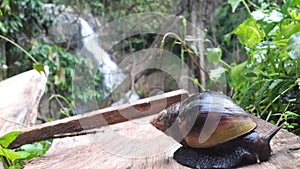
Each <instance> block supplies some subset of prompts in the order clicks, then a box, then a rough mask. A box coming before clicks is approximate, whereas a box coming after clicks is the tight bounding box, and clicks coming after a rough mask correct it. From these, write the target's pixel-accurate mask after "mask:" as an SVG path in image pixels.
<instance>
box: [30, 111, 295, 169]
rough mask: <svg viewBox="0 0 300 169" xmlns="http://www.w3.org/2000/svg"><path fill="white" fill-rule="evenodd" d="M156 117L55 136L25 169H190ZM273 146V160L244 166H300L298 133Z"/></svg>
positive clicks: (263, 127) (261, 126)
mask: <svg viewBox="0 0 300 169" xmlns="http://www.w3.org/2000/svg"><path fill="white" fill-rule="evenodd" d="M152 118H153V116H149V117H145V118H142V119H136V120H131V121H127V122H123V123H118V124H115V125H110V126H106V127H102V128H101V129H99V131H98V132H97V134H90V135H86V136H77V137H68V138H63V139H55V140H54V143H53V145H52V147H51V149H50V150H49V152H48V153H47V154H46V155H45V156H43V157H39V158H36V159H33V160H31V161H28V162H27V164H26V166H25V169H35V168H40V169H64V168H73V169H79V168H80V169H81V168H83V169H92V168H106V169H141V168H154V169H161V168H168V169H169V168H171V169H173V168H174V169H187V167H184V166H182V165H180V164H178V163H177V162H176V161H175V160H173V157H172V155H173V152H174V151H175V150H176V149H177V148H179V147H180V144H179V143H177V142H175V141H174V140H173V139H172V138H170V137H168V136H166V135H164V134H163V133H162V132H160V131H158V130H157V129H155V128H154V127H153V126H151V125H150V124H149V121H150V120H151V119H152ZM252 118H253V120H254V121H255V122H256V123H257V124H258V127H257V130H258V131H259V132H261V133H262V134H263V135H264V134H267V133H268V132H270V131H271V130H273V129H274V128H276V126H274V125H271V124H269V123H267V122H265V121H263V120H261V119H259V118H256V117H254V116H252ZM112 133H114V134H112ZM122 138H126V139H122ZM145 140H146V141H145ZM271 147H272V150H273V152H272V155H271V158H270V160H269V161H267V162H263V163H260V164H254V165H248V166H244V167H242V168H248V169H252V168H253V169H265V168H270V169H271V168H272V169H277V168H278V169H282V168H287V169H292V168H300V139H299V137H298V136H296V135H294V134H292V133H289V132H287V131H286V130H284V129H281V130H280V131H279V133H278V134H277V135H276V136H275V137H274V138H273V140H272V141H271Z"/></svg>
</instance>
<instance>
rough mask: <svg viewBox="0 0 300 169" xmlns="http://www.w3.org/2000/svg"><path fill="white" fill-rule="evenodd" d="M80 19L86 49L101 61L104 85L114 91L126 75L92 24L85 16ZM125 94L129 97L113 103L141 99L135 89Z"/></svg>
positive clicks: (97, 61)
mask: <svg viewBox="0 0 300 169" xmlns="http://www.w3.org/2000/svg"><path fill="white" fill-rule="evenodd" d="M79 21H80V26H81V30H80V31H81V32H80V33H81V36H82V37H83V39H82V43H83V45H84V47H85V49H86V50H88V51H89V52H90V53H91V54H92V55H91V57H92V58H91V59H92V60H93V61H95V62H96V63H99V71H100V72H101V73H102V74H103V75H104V80H103V85H104V86H105V87H107V88H108V89H109V90H110V91H111V92H112V91H113V90H114V89H116V87H117V86H119V85H120V84H121V83H122V82H123V81H124V80H125V78H126V76H125V75H124V74H123V72H122V70H121V69H120V68H119V67H118V65H117V64H116V63H115V62H114V61H113V60H112V59H111V56H110V55H109V54H108V53H107V52H105V51H104V50H103V49H102V48H101V46H100V45H99V43H98V42H99V41H98V39H97V38H98V37H97V36H96V34H95V32H94V30H93V29H92V28H91V26H90V24H89V23H88V22H87V21H86V20H84V19H83V18H79ZM106 96H107V95H106ZM106 96H104V97H106ZM125 96H126V97H127V98H126V99H120V100H119V101H117V102H115V103H114V104H113V105H120V104H123V103H124V102H125V101H126V100H128V101H129V102H132V101H135V100H138V99H139V96H138V94H137V93H136V92H135V91H128V92H127V93H126V94H125Z"/></svg>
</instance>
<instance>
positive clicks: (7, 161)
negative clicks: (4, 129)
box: [0, 131, 51, 169]
mask: <svg viewBox="0 0 300 169" xmlns="http://www.w3.org/2000/svg"><path fill="white" fill-rule="evenodd" d="M22 133H23V131H13V132H10V133H7V134H5V135H4V136H2V137H0V159H1V161H2V164H3V166H4V168H5V169H20V168H22V166H23V165H24V160H30V159H32V158H34V157H37V156H42V155H44V154H45V153H46V152H47V151H48V149H49V148H50V145H51V142H50V141H41V142H37V143H34V144H26V145H23V146H22V147H21V148H19V149H18V150H12V149H8V146H9V145H10V144H11V143H12V142H13V141H14V140H15V139H16V138H17V137H18V136H19V135H20V134H22Z"/></svg>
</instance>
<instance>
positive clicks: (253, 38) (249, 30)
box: [231, 18, 264, 47]
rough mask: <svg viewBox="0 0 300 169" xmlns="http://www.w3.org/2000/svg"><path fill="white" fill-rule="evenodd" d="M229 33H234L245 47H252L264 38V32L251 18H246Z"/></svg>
mask: <svg viewBox="0 0 300 169" xmlns="http://www.w3.org/2000/svg"><path fill="white" fill-rule="evenodd" d="M231 33H233V34H236V35H237V36H238V39H239V41H240V42H241V43H242V44H243V45H245V46H247V47H253V46H254V45H256V44H257V43H258V42H260V41H261V40H262V39H263V38H264V32H263V31H262V30H261V29H260V27H259V25H257V23H256V21H255V20H254V19H253V18H248V19H246V20H245V21H244V22H243V23H242V24H240V25H239V26H238V27H237V28H235V29H234V30H233V31H232V32H231Z"/></svg>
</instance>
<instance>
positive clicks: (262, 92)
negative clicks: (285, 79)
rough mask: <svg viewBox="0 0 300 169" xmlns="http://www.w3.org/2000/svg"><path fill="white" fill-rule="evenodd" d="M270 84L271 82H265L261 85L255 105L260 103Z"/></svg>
mask: <svg viewBox="0 0 300 169" xmlns="http://www.w3.org/2000/svg"><path fill="white" fill-rule="evenodd" d="M271 82H272V80H266V81H265V83H264V84H263V85H262V87H261V88H260V89H259V91H258V92H257V97H256V99H255V103H254V104H255V105H256V106H258V105H259V103H260V101H261V100H262V98H263V96H264V93H265V91H266V90H267V89H268V87H269V85H270V83H271Z"/></svg>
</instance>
